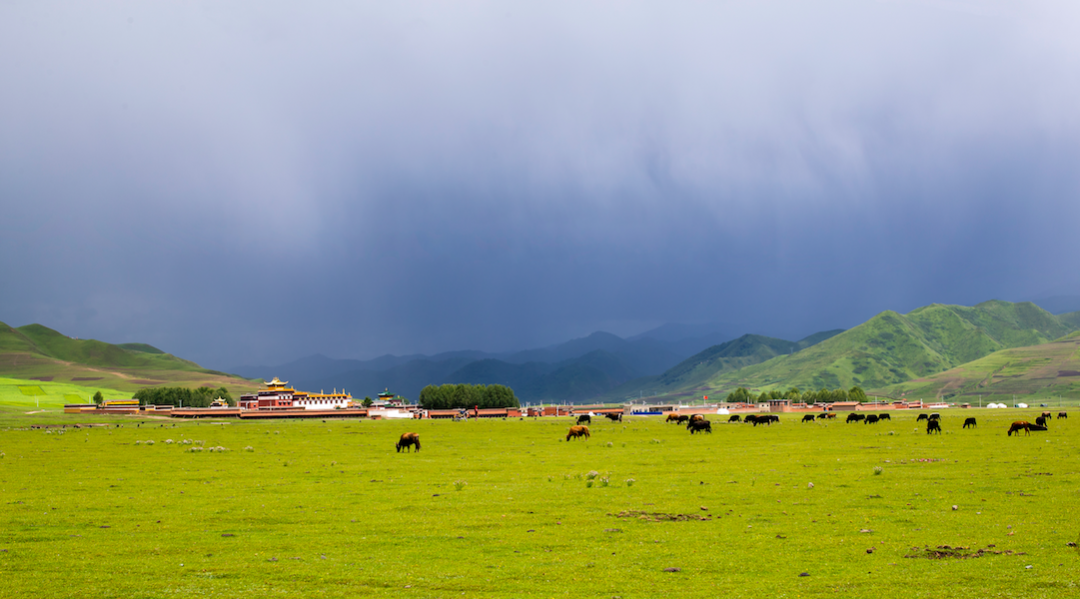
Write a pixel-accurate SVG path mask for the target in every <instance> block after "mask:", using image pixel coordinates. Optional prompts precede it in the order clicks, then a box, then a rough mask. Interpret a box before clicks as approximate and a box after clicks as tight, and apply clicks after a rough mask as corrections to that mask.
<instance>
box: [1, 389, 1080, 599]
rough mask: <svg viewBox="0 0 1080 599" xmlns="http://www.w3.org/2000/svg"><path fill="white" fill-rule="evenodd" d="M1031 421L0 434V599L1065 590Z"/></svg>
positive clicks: (1064, 556)
mask: <svg viewBox="0 0 1080 599" xmlns="http://www.w3.org/2000/svg"><path fill="white" fill-rule="evenodd" d="M1036 413H1037V410H1024V411H1019V410H1016V411H1014V410H992V411H991V410H948V411H944V412H943V423H942V424H943V429H944V434H941V435H932V436H930V435H927V434H926V432H925V427H924V423H919V424H916V423H915V416H916V414H915V413H899V414H894V415H893V420H892V421H887V422H883V423H880V424H876V425H865V424H862V423H857V424H845V423H843V422H842V421H832V422H828V423H825V422H823V421H817V422H814V423H805V424H802V423H799V422H798V418H799V416H797V415H793V414H786V415H783V416H782V423H781V424H779V425H773V426H758V427H756V428H755V427H752V426H750V425H743V424H726V423H723V422H722V421H721V417H718V416H713V417H712V418H711V419H712V421H713V432H712V434H697V435H690V434H688V433H687V431H686V429H685V428H684V427H681V426H677V425H672V424H665V423H664V422H662V421H661V419H660V418H659V417H653V418H627V420H626V422H624V423H622V424H618V423H610V422H607V421H602V420H599V419H596V420H594V423H593V425H592V427H591V432H592V436H591V438H590V439H588V440H580V439H575V440H572V441H569V442H567V441H565V440H564V438H565V436H566V431H567V429H568V427H569V425H570V424H571V423H570V420H569V419H568V418H560V419H554V418H550V419H539V420H524V421H519V420H506V421H503V420H494V421H478V422H477V421H469V422H450V421H415V420H414V421H357V420H352V421H327V422H322V421H319V420H313V421H312V420H308V421H289V422H243V423H241V422H231V423H210V422H174V421H164V422H163V421H142V424H141V426H138V425H137V423H138V422H140V421H138V420H135V419H132V418H127V417H116V418H113V419H108V420H107V421H108V422H112V423H113V424H112V426H111V427H110V428H104V427H95V428H91V429H86V428H80V429H72V428H71V427H68V428H67V429H59V430H57V429H56V428H50V429H47V430H29V429H26V428H25V427H23V426H19V427H18V428H16V427H9V428H7V429H5V430H0V452H2V457H0V498H2V510H0V514H2V515H0V526H2V527H0V572H2V575H0V596H3V597H16V596H37V597H75V596H78V597H106V596H124V597H174V596H222V597H226V596H227V597H264V596H288V597H307V596H311V597H359V596H390V595H391V594H393V595H394V596H401V597H463V596H464V597H492V598H495V597H499V598H502V597H622V598H624V599H628V598H631V597H657V596H665V597H717V596H724V597H763V596H768V597H837V596H844V597H874V598H880V597H905V598H906V597H934V598H941V597H979V598H985V597H1062V596H1067V595H1069V594H1071V593H1076V592H1078V589H1077V579H1078V577H1080V555H1078V553H1077V549H1076V548H1075V547H1071V546H1070V545H1069V544H1070V543H1073V544H1075V543H1076V542H1077V541H1080V538H1078V537H1080V522H1078V521H1077V520H1076V519H1075V517H1074V516H1075V513H1076V512H1075V510H1074V508H1073V506H1075V505H1077V502H1078V500H1080V473H1078V461H1077V458H1076V454H1077V447H1076V438H1077V434H1076V431H1074V427H1080V423H1077V424H1074V425H1072V426H1070V424H1069V422H1068V421H1067V420H1065V421H1059V420H1057V419H1055V420H1053V421H1052V423H1051V425H1050V430H1049V431H1046V432H1040V433H1032V434H1031V435H1030V436H1024V435H1021V436H1020V437H1019V438H1017V437H1012V438H1008V437H1006V436H1005V430H1006V429H1007V428H1008V424H1009V422H1011V421H1013V420H1016V419H1020V418H1023V419H1027V420H1034V416H1035V414H1036ZM967 416H975V417H977V418H978V419H979V425H978V428H976V429H967V430H964V429H961V425H962V423H963V418H964V417H967ZM842 417H843V415H841V419H840V420H842ZM50 418H51V421H54V422H64V421H65V420H64V419H63V416H62V415H52V416H51V417H50ZM19 420H20V421H22V420H23V418H20V419H19ZM98 420H102V421H104V420H103V419H101V418H99V419H98ZM116 424H121V428H116ZM61 431H63V432H61ZM404 431H415V432H417V433H419V434H420V439H421V441H422V449H421V451H419V452H413V453H397V452H395V450H394V444H395V442H396V441H397V439H398V436H399V435H400V434H401V433H402V432H404ZM151 441H152V442H153V443H152V444H151V443H150V442H151ZM218 447H223V448H226V449H227V451H211V448H218ZM195 448H202V449H201V450H198V449H195ZM193 450H194V451H193ZM591 473H595V475H593V474H591ZM953 506H956V508H955V509H954V508H953ZM944 546H948V547H949V549H944V548H939V547H944ZM926 548H929V549H930V550H931V551H927V550H926ZM980 550H982V551H980ZM959 556H969V557H959ZM1028 566H1031V567H1030V568H1028ZM672 568H677V569H678V571H665V569H672ZM802 573H806V574H807V575H806V576H800V574H802Z"/></svg>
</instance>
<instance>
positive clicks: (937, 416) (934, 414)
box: [930, 412, 941, 420]
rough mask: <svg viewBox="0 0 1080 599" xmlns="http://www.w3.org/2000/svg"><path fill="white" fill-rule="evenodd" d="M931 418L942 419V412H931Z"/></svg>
mask: <svg viewBox="0 0 1080 599" xmlns="http://www.w3.org/2000/svg"><path fill="white" fill-rule="evenodd" d="M930 420H941V414H938V413H937V412H934V413H933V414H930Z"/></svg>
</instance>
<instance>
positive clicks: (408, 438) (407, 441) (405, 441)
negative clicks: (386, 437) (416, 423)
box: [394, 433, 420, 453]
mask: <svg viewBox="0 0 1080 599" xmlns="http://www.w3.org/2000/svg"><path fill="white" fill-rule="evenodd" d="M413 445H415V446H416V451H420V435H418V434H416V433H401V438H400V439H398V442H397V445H395V446H394V447H397V450H398V453H401V450H402V449H405V448H408V449H409V451H412V446H413Z"/></svg>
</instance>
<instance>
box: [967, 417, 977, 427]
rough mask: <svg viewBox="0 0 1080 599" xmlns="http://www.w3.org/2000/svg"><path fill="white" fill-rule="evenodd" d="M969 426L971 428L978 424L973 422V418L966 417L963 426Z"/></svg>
mask: <svg viewBox="0 0 1080 599" xmlns="http://www.w3.org/2000/svg"><path fill="white" fill-rule="evenodd" d="M969 426H970V427H971V428H978V425H977V424H976V423H975V419H974V418H968V419H967V420H965V421H964V428H967V427H969Z"/></svg>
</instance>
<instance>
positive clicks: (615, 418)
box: [604, 412, 622, 422]
mask: <svg viewBox="0 0 1080 599" xmlns="http://www.w3.org/2000/svg"><path fill="white" fill-rule="evenodd" d="M604 418H607V419H608V420H610V421H612V422H622V412H619V413H612V412H608V413H607V414H604Z"/></svg>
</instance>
